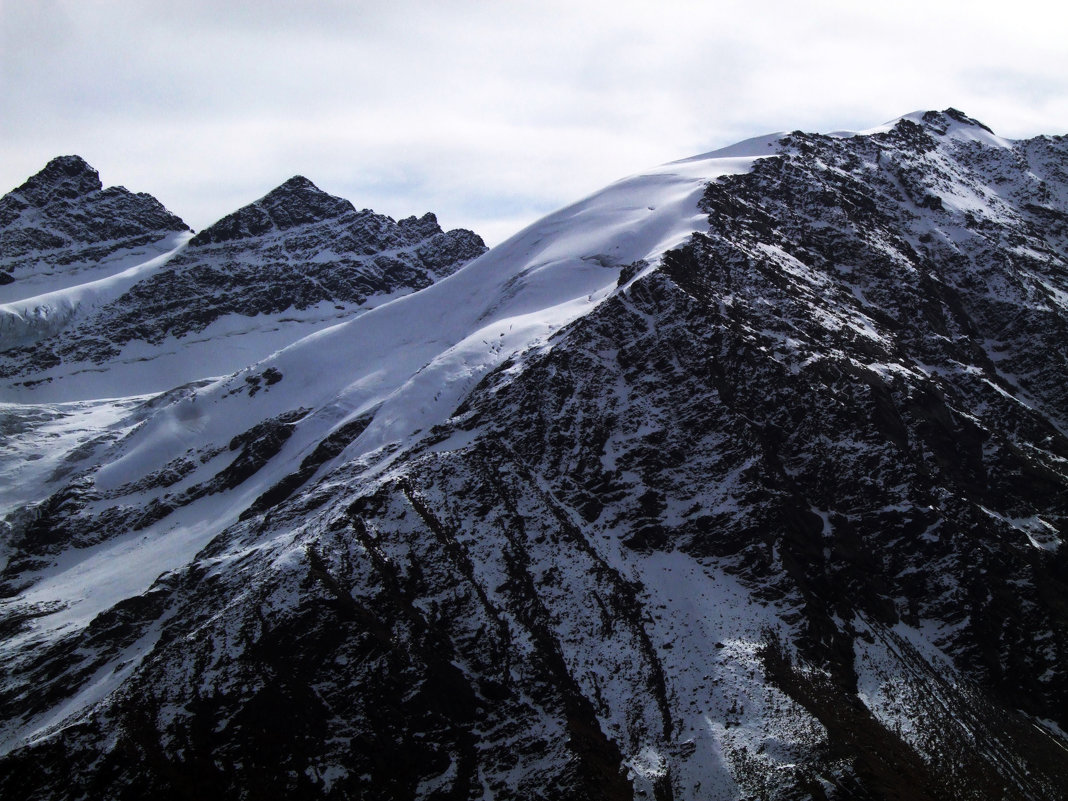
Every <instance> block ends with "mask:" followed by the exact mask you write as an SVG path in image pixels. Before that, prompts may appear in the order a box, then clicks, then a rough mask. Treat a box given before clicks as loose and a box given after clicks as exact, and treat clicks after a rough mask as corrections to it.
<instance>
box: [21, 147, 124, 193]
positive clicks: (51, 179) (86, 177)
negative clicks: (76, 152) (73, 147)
mask: <svg viewBox="0 0 1068 801" xmlns="http://www.w3.org/2000/svg"><path fill="white" fill-rule="evenodd" d="M102 188H103V184H102V183H100V175H99V173H97V171H96V170H94V169H93V168H92V167H90V166H89V164H88V163H87V162H86V161H85V159H83V158H82V157H81V156H58V157H56V158H54V159H52V160H51V161H50V162H48V164H46V165H45V168H44V169H43V170H41V171H40V172H39V173H37V174H36V175H34V176H33V177H31V178H30V179H28V180H27V181H26V183H24V184H23V185H22V186H20V187H19V188H18V189H17V190H15V191H16V192H19V193H20V194H21V195H22V196H23V197H24V198H25V199H26V200H27V201H28V202H30V203H32V204H33V205H43V204H44V203H47V202H49V201H51V200H55V199H59V198H64V199H68V200H73V199H74V198H78V197H84V196H85V195H88V194H91V193H93V192H99V191H100V190H101V189H102Z"/></svg>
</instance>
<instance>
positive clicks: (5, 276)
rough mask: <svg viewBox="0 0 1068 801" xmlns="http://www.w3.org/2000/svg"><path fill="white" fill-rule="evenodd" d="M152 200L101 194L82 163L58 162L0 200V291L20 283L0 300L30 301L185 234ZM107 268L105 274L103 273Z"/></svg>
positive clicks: (76, 159)
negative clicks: (62, 279)
mask: <svg viewBox="0 0 1068 801" xmlns="http://www.w3.org/2000/svg"><path fill="white" fill-rule="evenodd" d="M188 230H189V228H188V226H187V225H186V224H185V223H184V222H182V220H181V219H180V218H178V217H177V216H175V215H174V214H171V213H170V212H169V211H167V209H166V208H164V207H163V205H162V204H161V203H160V202H159V201H158V200H156V199H155V198H154V197H152V196H151V195H148V194H145V193H133V192H130V191H129V190H128V189H126V188H125V187H121V186H115V187H109V188H107V189H104V188H103V185H102V184H101V182H100V176H99V175H98V174H97V171H96V170H95V169H93V168H92V167H91V166H89V164H88V163H86V161H85V159H83V158H81V157H80V156H60V157H58V158H54V159H52V160H51V161H49V162H48V164H47V165H46V166H45V167H44V169H42V170H41V171H40V172H38V173H37V174H36V175H34V176H32V177H31V178H29V179H28V180H27V181H26V182H25V183H23V184H22V185H21V186H19V187H18V188H16V189H14V190H12V191H11V192H9V193H8V194H6V195H4V196H3V197H2V198H0V284H17V286H14V287H11V288H10V289H8V290H5V293H6V294H2V295H0V301H3V300H9V299H12V298H13V297H15V296H22V297H28V296H30V295H32V294H33V293H34V292H36V291H40V289H41V288H42V287H44V286H46V285H48V284H52V288H55V280H56V275H57V274H59V273H64V274H67V275H68V276H75V275H79V274H82V273H84V272H85V271H86V270H95V271H96V272H99V270H96V268H97V267H98V266H99V265H100V264H101V263H103V262H109V263H110V264H111V266H112V267H115V265H116V258H118V254H120V253H121V252H124V251H129V250H131V249H137V248H144V247H146V246H150V245H152V244H154V243H160V242H163V240H167V242H166V243H165V244H164V245H161V250H168V249H170V247H173V239H174V235H176V234H180V233H182V232H185V231H188ZM107 269H108V268H105V272H107Z"/></svg>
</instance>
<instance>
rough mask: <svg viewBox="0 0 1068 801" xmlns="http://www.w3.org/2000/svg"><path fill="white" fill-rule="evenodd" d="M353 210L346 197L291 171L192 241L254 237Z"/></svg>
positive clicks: (210, 241) (333, 218)
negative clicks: (262, 193) (260, 196)
mask: <svg viewBox="0 0 1068 801" xmlns="http://www.w3.org/2000/svg"><path fill="white" fill-rule="evenodd" d="M354 212H355V208H354V207H353V205H352V203H350V202H349V201H347V200H345V199H343V198H339V197H334V196H333V195H330V194H327V193H326V192H324V191H323V190H321V189H320V188H319V187H317V186H316V185H315V184H313V183H312V182H311V181H309V180H308V179H307V178H305V177H304V176H302V175H295V176H293V177H292V178H290V179H289V180H287V181H285V182H284V183H282V184H281V185H279V186H278V187H276V188H275V189H272V190H271V191H270V192H268V193H267V194H266V195H264V196H263V197H262V198H260V199H259V200H257V201H255V202H253V203H250V204H249V205H247V206H245V207H243V208H241V209H238V210H237V211H235V212H234V213H233V214H228V215H226V216H225V217H223V218H222V219H221V220H219V221H218V222H217V223H215V224H213V225H211V226H210V227H208V228H205V229H204V230H203V231H201V232H200V233H199V234H197V235H196V236H195V237H194V238H193V242H192V244H193V245H204V244H208V243H212V242H229V241H233V240H238V239H248V238H254V237H258V236H262V235H264V234H266V233H268V232H269V231H272V230H274V231H286V230H288V229H290V228H295V227H296V226H299V225H308V224H311V223H319V222H324V221H327V220H336V219H338V218H340V217H343V216H344V215H346V214H350V213H354Z"/></svg>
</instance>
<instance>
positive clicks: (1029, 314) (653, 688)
mask: <svg viewBox="0 0 1068 801" xmlns="http://www.w3.org/2000/svg"><path fill="white" fill-rule="evenodd" d="M1066 163H1068V140H1066V139H1065V138H1064V137H1039V138H1036V139H1033V140H1028V141H1026V142H1009V141H1006V140H1002V139H1000V138H998V137H996V136H994V135H993V134H992V133H991V132H989V130H987V129H986V128H984V127H983V126H981V125H980V124H979V123H977V122H975V121H974V120H971V119H969V118H967V117H966V116H965V115H963V114H961V113H960V112H957V111H954V110H952V109H950V110H947V111H945V112H927V113H922V114H919V113H918V114H914V115H908V116H907V117H905V118H901V119H900V120H897V121H895V122H894V123H892V124H888V125H887V126H884V127H883V128H882V129H878V130H875V131H872V132H868V133H865V134H861V135H850V136H845V135H835V136H820V135H812V134H802V133H799V132H795V133H792V134H788V135H777V136H773V137H766V138H763V139H760V140H753V141H751V142H748V143H744V144H743V145H741V146H738V147H737V148H733V149H728V150H727V151H723V152H720V153H714V154H708V155H707V156H704V157H699V158H697V159H694V160H689V161H687V162H680V163H676V164H673V165H666V166H665V167H663V168H660V169H659V170H657V171H655V172H652V173H649V174H647V175H644V176H638V177H635V178H632V179H628V180H626V181H623V182H620V183H619V184H616V185H613V186H612V187H609V188H607V189H606V190H604V191H603V192H601V193H598V194H597V195H594V196H592V197H591V198H588V199H587V200H585V201H582V202H580V203H578V204H576V205H574V206H572V207H569V208H568V209H565V210H563V211H561V212H558V213H557V214H555V215H551V216H550V217H548V218H546V219H545V220H543V221H541V222H540V223H538V224H535V225H534V226H532V227H531V228H529V229H527V230H526V231H524V232H521V233H520V234H518V235H517V236H516V237H513V239H511V240H509V241H508V242H506V243H505V244H503V245H501V246H500V247H498V248H495V249H494V250H492V251H490V252H489V253H487V254H485V255H484V256H482V257H481V258H479V259H477V260H475V261H473V262H471V263H470V264H468V265H467V266H466V267H464V268H463V269H461V270H460V271H458V272H457V273H455V274H454V275H451V276H450V277H448V278H445V279H443V280H441V281H438V282H436V283H434V284H433V285H431V286H430V287H428V288H427V289H424V290H422V291H420V292H417V293H415V294H412V295H409V296H407V297H403V298H400V299H398V300H395V301H393V302H390V303H387V304H384V305H381V306H379V307H377V308H376V309H374V310H372V311H370V312H367V313H365V314H363V315H361V316H358V317H356V318H355V319H352V320H351V321H349V322H346V323H344V324H343V325H340V326H336V327H334V328H332V329H329V330H327V331H322V332H320V333H318V334H315V335H313V336H311V337H309V338H307V339H304V340H302V341H300V342H298V343H296V344H294V345H293V346H291V347H289V348H287V349H285V350H282V351H280V352H279V353H277V354H274V355H272V356H271V357H269V358H268V359H266V360H264V361H262V362H260V363H258V364H256V365H254V366H252V367H250V368H249V369H247V370H245V371H243V372H241V373H238V374H236V375H233V376H230V377H228V378H225V379H222V380H219V381H217V382H214V383H212V384H204V385H198V386H188V387H184V388H180V389H178V390H176V391H174V392H172V393H168V394H164V395H160V396H156V397H153V398H151V399H149V398H140V399H137V398H129V399H126V400H123V401H115V402H111V403H107V404H88V403H87V404H82V405H78V406H67V407H63V408H60V407H58V406H53V407H46V406H41V407H39V408H36V409H35V410H34V412H33V414H30V413H29V411H28V410H20V411H19V416H18V417H17V418H13V419H15V420H17V425H15V424H11V425H9V428H10V429H11V430H12V432H13V436H12V438H11V440H10V442H12V443H14V444H12V445H9V446H8V447H9V453H11V454H13V455H14V454H16V453H18V452H19V450H18V449H19V448H23V449H24V450H23V451H21V452H23V453H24V452H27V451H28V450H29V449H32V448H34V447H39V444H38V443H40V442H42V441H45V439H46V438H48V439H50V440H51V441H52V442H56V443H58V444H59V445H60V447H56V448H53V453H50V454H49V455H47V456H45V457H44V458H42V459H39V460H38V462H37V463H34V465H35V466H30V467H28V468H22V469H24V470H26V471H27V473H30V474H32V475H27V476H26V478H25V480H23V481H22V482H20V487H19V488H18V489H17V490H10V491H9V495H8V496H7V497H6V498H5V502H6V503H7V504H8V508H10V509H11V510H12V511H11V513H10V514H9V515H8V516H7V518H6V520H5V523H6V525H7V526H8V528H7V532H6V536H5V543H6V547H7V552H6V559H7V566H6V569H5V571H4V574H3V578H4V581H5V586H6V595H7V600H6V601H5V602H4V607H3V613H4V631H5V640H4V642H3V646H2V648H3V651H4V661H3V664H4V665H5V667H4V673H3V685H2V694H0V705H2V706H0V708H2V709H3V711H4V714H3V719H4V720H6V721H8V724H7V725H6V727H5V729H4V732H3V737H4V746H3V749H4V751H5V753H6V756H4V757H3V758H2V760H3V765H4V768H5V770H4V771H2V772H0V776H3V777H4V778H0V787H2V788H3V789H4V792H5V795H11V796H13V797H30V796H32V795H33V794H34V793H44V794H47V795H49V796H51V797H67V796H69V797H72V798H73V797H79V796H81V795H83V794H86V793H88V794H92V795H101V794H105V795H116V796H121V795H129V796H130V797H140V796H143V795H147V794H150V793H151V794H153V795H163V796H168V797H170V796H173V797H184V796H189V795H194V794H198V795H204V794H209V795H220V794H225V795H227V796H234V797H256V798H262V797H268V798H270V797H283V796H284V797H287V798H305V797H307V798H351V797H380V798H481V797H495V798H635V797H650V798H656V799H665V798H674V799H684V798H724V799H727V798H753V797H756V798H784V799H785V798H906V797H907V798H975V799H984V798H994V797H1007V798H1021V799H1023V798H1032V799H1042V798H1053V797H1060V796H1063V795H1065V794H1066V793H1068V786H1066V785H1065V778H1064V777H1065V776H1066V775H1068V770H1066V767H1068V750H1066V749H1068V740H1066V739H1065V737H1064V733H1063V730H1064V729H1065V728H1066V727H1068V697H1066V695H1065V690H1064V688H1065V687H1068V682H1066V679H1068V677H1066V676H1065V675H1064V665H1065V664H1068V661H1066V659H1065V657H1066V655H1068V654H1066V649H1068V625H1066V623H1068V620H1066V616H1068V608H1066V607H1065V605H1064V601H1063V599H1064V597H1065V589H1066V588H1065V586H1064V584H1063V581H1064V579H1063V577H1064V576H1065V575H1066V572H1065V567H1066V565H1065V564H1064V560H1065V558H1066V557H1065V554H1064V551H1063V548H1062V547H1061V541H1062V539H1063V537H1064V536H1065V534H1066V513H1068V512H1066V508H1065V506H1066V499H1068V491H1066V490H1068V434H1066V428H1065V426H1066V422H1068V420H1066V416H1068V399H1066V397H1065V394H1064V392H1065V390H1064V387H1065V386H1066V379H1068V374H1066V373H1068V364H1066V360H1065V355H1064V348H1063V343H1064V342H1065V341H1066V337H1065V325H1066V323H1068V306H1066V304H1068V265H1066V264H1065V228H1064V221H1065V219H1066V218H1068V205H1066V200H1068V182H1066V180H1065V178H1066V173H1065V164H1066ZM267 219H269V220H270V224H272V225H279V224H283V225H285V224H288V221H287V220H286V221H282V222H281V223H280V222H279V220H278V219H277V218H273V217H271V215H270V213H269V210H264V212H263V214H258V213H257V214H250V215H248V218H247V219H241V220H235V221H234V222H233V223H232V224H229V223H228V225H227V227H226V228H225V230H226V231H227V232H230V231H234V232H236V233H235V235H237V236H240V235H244V234H245V233H246V232H251V231H253V230H254V229H257V228H258V227H260V226H263V225H267V222H265V220H267ZM226 235H227V236H229V233H227V234H226ZM11 463H12V460H11V459H10V458H9V459H7V460H6V465H8V467H7V469H9V470H10V469H11V468H10V466H9V465H10V464H11Z"/></svg>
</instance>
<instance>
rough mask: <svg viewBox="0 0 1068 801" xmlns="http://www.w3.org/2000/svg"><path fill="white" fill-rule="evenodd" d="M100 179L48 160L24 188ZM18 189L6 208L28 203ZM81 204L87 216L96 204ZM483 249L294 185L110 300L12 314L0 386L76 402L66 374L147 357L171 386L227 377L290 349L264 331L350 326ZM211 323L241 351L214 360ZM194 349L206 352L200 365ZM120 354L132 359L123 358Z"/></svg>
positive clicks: (111, 290)
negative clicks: (261, 340) (43, 391)
mask: <svg viewBox="0 0 1068 801" xmlns="http://www.w3.org/2000/svg"><path fill="white" fill-rule="evenodd" d="M79 165H80V167H81V168H82V171H81V172H78V173H77V174H76V175H75V176H74V178H72V179H70V180H67V177H66V176H67V172H68V171H69V170H73V169H74V167H77V166H79ZM57 175H59V176H61V178H57ZM95 176H96V173H95V172H93V171H92V170H91V169H90V168H89V167H88V165H85V163H84V162H82V161H81V160H80V159H77V158H74V157H72V158H69V159H67V160H62V159H58V160H56V161H53V162H52V163H51V164H50V165H49V167H48V168H46V170H45V171H44V172H42V173H41V174H40V175H39V176H36V177H35V178H34V179H31V181H30V182H29V184H27V185H28V186H29V185H30V184H33V186H34V188H33V192H31V193H30V194H33V193H36V194H34V196H35V197H36V196H39V195H44V194H45V193H46V190H47V192H51V193H52V194H53V195H54V194H57V193H58V194H63V195H64V197H66V196H67V195H72V192H71V191H68V190H69V185H70V184H71V182H72V181H74V180H75V179H76V180H78V181H81V182H82V183H89V184H91V183H92V181H94V180H96V179H95ZM38 185H40V189H38V188H36V187H38ZM96 185H97V186H98V185H99V181H96ZM79 186H80V184H79ZM24 190H25V188H22V189H19V190H16V192H14V193H12V194H11V195H8V196H7V198H5V201H7V200H8V199H10V198H13V197H16V196H19V197H21V196H25V195H27V191H24ZM83 199H84V194H82V195H72V197H71V200H70V202H71V203H72V204H73V205H74V206H78V204H79V203H81V202H82V201H83ZM78 208H79V209H80V210H79V214H82V215H85V214H90V213H93V211H94V209H95V207H90V208H89V209H82V208H81V207H80V206H78ZM107 230H108V235H110V233H111V232H110V229H107ZM485 250H486V247H485V244H484V243H483V242H482V239H481V238H480V237H479V236H477V235H476V234H474V233H472V232H471V231H467V230H462V229H459V230H454V231H449V232H444V231H442V230H441V228H440V226H439V225H438V223H437V219H436V218H435V217H434V215H433V214H427V215H425V216H424V217H422V218H420V219H418V220H417V219H416V218H415V217H411V218H409V219H406V220H401V221H400V222H395V221H394V220H392V219H390V218H389V217H386V216H383V215H380V214H375V213H374V212H372V211H370V210H367V209H365V210H363V211H359V212H358V211H356V210H355V209H354V208H353V206H352V204H351V203H349V202H348V201H347V200H343V199H341V198H337V197H333V196H332V195H328V194H327V193H325V192H323V191H321V190H320V189H318V188H317V187H315V185H314V184H312V183H311V182H310V181H308V180H307V179H306V178H303V177H300V176H297V177H295V178H291V179H290V180H288V181H286V182H285V183H284V184H282V185H281V186H280V187H278V188H277V189H275V190H273V191H272V192H270V193H268V194H267V195H266V196H265V197H263V198H261V199H260V200H258V201H256V202H255V203H252V204H250V205H248V206H246V207H244V208H242V209H240V210H239V211H237V212H235V213H234V214H231V215H229V216H227V217H224V218H223V219H222V220H220V221H219V222H217V223H215V224H214V225H212V226H211V227H209V228H207V229H205V230H203V231H201V232H200V233H199V234H197V235H196V236H195V237H193V238H192V239H191V240H190V241H189V243H188V245H186V246H182V247H180V248H179V249H178V250H176V251H175V252H173V253H172V254H170V255H169V256H168V257H167V258H166V259H165V260H163V261H161V262H160V263H159V264H158V265H157V266H155V267H154V268H152V269H145V270H144V272H143V274H141V275H138V276H136V278H135V279H132V280H126V281H125V282H121V283H120V282H119V281H118V280H116V281H115V282H114V285H113V286H111V287H105V288H104V289H102V290H100V291H99V294H102V295H103V297H101V298H100V299H99V300H97V302H96V303H95V304H93V305H92V306H91V307H89V308H82V307H80V306H77V305H76V304H77V303H78V301H77V300H73V301H66V300H65V299H64V298H62V297H58V298H57V297H55V296H48V297H45V298H40V299H39V298H31V299H29V300H28V301H25V302H24V306H25V307H26V310H25V311H24V312H22V314H21V315H19V316H18V317H17V319H11V320H9V321H4V320H0V332H4V328H5V322H6V323H7V326H6V327H7V331H6V332H4V333H6V335H5V336H4V338H3V340H6V341H3V340H0V377H3V378H4V379H7V380H8V386H9V387H10V388H11V391H12V392H15V393H19V392H23V391H24V390H25V389H27V388H29V389H33V388H34V387H38V386H40V385H41V384H42V383H51V382H53V381H57V382H58V383H59V386H58V388H57V389H56V392H57V393H59V394H58V397H60V398H62V399H68V398H73V397H77V395H73V394H71V393H73V392H77V391H78V387H77V384H76V380H75V382H74V383H75V387H74V388H73V389H71V390H66V389H64V386H65V383H72V382H71V380H70V378H71V376H72V375H78V374H84V373H85V372H86V371H97V372H99V371H100V370H101V367H102V366H104V369H107V368H108V367H109V366H110V365H109V363H115V362H120V361H121V362H126V363H129V362H130V361H134V362H135V363H136V364H143V363H145V362H149V364H148V365H146V368H151V366H152V363H155V362H161V363H162V362H166V363H167V364H166V367H160V368H158V369H156V370H155V372H156V373H160V374H161V379H160V380H163V381H169V383H166V384H163V385H162V386H165V387H170V386H173V385H174V384H175V383H177V382H181V381H183V380H194V379H198V378H201V377H203V376H204V375H210V374H212V373H213V372H214V373H215V374H218V373H225V372H231V371H233V370H236V369H239V368H241V367H243V366H245V364H247V363H248V362H249V361H252V360H255V359H257V358H262V357H265V356H268V355H269V354H270V353H271V352H273V351H274V350H276V349H278V348H280V347H282V346H283V345H284V344H286V342H285V341H284V338H282V337H274V338H272V339H270V341H268V342H267V343H266V344H262V345H258V344H256V342H255V340H256V338H257V335H259V334H261V333H262V330H263V329H265V328H266V329H268V330H274V329H277V328H279V327H282V328H285V326H286V324H287V323H289V324H290V327H291V328H293V329H294V331H293V333H292V334H290V337H291V340H290V341H292V340H295V339H299V338H300V337H301V336H304V335H306V334H308V333H311V332H312V331H313V330H315V329H316V328H322V327H325V326H328V325H332V324H335V323H336V322H338V321H339V320H343V319H346V318H348V317H351V316H352V315H353V314H354V313H356V312H358V311H360V310H361V309H363V308H364V307H366V306H368V305H370V304H369V301H372V300H374V301H377V302H383V301H385V300H387V299H389V298H392V297H396V296H398V295H402V294H405V293H407V292H412V291H415V290H418V289H422V288H424V287H426V286H429V285H430V284H431V283H433V282H434V281H436V280H438V279H439V278H443V277H445V276H446V275H449V274H450V273H452V272H454V271H455V270H456V269H457V268H459V267H460V266H461V265H462V264H464V263H466V262H468V261H470V260H471V259H473V258H475V257H477V256H479V255H481V254H482V253H483V252H484V251H485ZM35 258H45V256H43V255H41V254H38V255H37V256H36V257H35ZM150 266H151V265H150ZM105 293H106V294H105ZM83 305H84V304H83ZM213 323H217V324H218V327H224V328H225V333H226V334H227V335H228V336H230V337H236V338H239V339H240V341H241V343H242V344H241V347H237V348H232V349H231V350H233V351H234V358H232V359H229V360H227V359H226V358H220V357H225V353H226V349H225V348H223V349H220V348H219V346H218V341H217V340H216V338H215V337H213V336H211V334H210V333H209V334H204V333H203V332H204V331H205V329H207V328H208V326H210V325H212V324H213ZM198 345H203V346H205V347H207V348H210V350H211V351H212V353H211V355H210V356H208V357H204V356H201V355H200V354H199V353H198V352H197V351H198ZM201 349H202V348H201ZM183 350H184V351H188V353H185V354H183V353H182V351H183ZM124 351H126V352H128V353H129V352H131V351H132V352H135V353H136V356H135V357H132V358H130V357H127V358H125V359H120V356H121V355H122V354H123V352H124ZM176 351H177V352H178V357H177V358H174V357H173V354H174V353H175V352H176ZM208 363H210V366H209V364H208ZM112 372H114V371H113V370H112ZM142 372H143V373H145V374H147V373H149V372H150V370H149V369H145V370H143V371H142ZM116 382H117V383H119V384H120V385H126V386H129V387H130V390H129V391H130V392H135V391H146V389H153V388H155V389H158V388H160V386H161V385H160V382H159V380H155V381H154V383H150V384H149V385H147V387H141V386H139V383H138V379H137V377H136V376H134V377H132V378H130V379H128V380H126V381H124V380H123V379H121V378H119V379H116ZM19 396H20V397H21V395H19Z"/></svg>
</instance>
